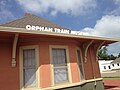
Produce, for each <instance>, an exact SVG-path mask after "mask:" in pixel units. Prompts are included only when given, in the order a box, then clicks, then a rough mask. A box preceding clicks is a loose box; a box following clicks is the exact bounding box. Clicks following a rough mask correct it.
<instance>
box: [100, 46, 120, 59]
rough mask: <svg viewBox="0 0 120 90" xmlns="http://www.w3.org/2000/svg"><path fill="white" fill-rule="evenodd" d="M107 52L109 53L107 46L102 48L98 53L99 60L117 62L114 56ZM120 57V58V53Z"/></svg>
mask: <svg viewBox="0 0 120 90" xmlns="http://www.w3.org/2000/svg"><path fill="white" fill-rule="evenodd" d="M107 51H108V49H107V46H103V47H101V49H100V50H99V52H98V58H99V59H103V60H115V59H116V58H117V57H116V56H114V55H113V54H111V55H108V53H107ZM118 57H120V53H119V55H118Z"/></svg>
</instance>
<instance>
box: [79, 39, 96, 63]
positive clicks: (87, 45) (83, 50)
mask: <svg viewBox="0 0 120 90" xmlns="http://www.w3.org/2000/svg"><path fill="white" fill-rule="evenodd" d="M93 41H94V40H91V41H90V42H87V43H83V44H82V48H81V49H82V53H83V57H84V62H85V63H86V62H87V52H88V48H89V47H90V45H91V44H92V43H93Z"/></svg>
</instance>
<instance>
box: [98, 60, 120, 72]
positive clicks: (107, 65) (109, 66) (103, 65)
mask: <svg viewBox="0 0 120 90" xmlns="http://www.w3.org/2000/svg"><path fill="white" fill-rule="evenodd" d="M112 62H113V60H108V61H107V60H99V68H100V72H101V73H102V72H105V71H110V70H116V69H120V63H119V62H118V63H112Z"/></svg>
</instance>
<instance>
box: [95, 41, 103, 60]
mask: <svg viewBox="0 0 120 90" xmlns="http://www.w3.org/2000/svg"><path fill="white" fill-rule="evenodd" d="M104 43H105V41H102V42H101V43H97V44H95V45H94V51H95V55H96V61H98V52H99V49H100V48H101V47H102V46H103V44H104Z"/></svg>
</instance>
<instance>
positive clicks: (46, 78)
mask: <svg viewBox="0 0 120 90" xmlns="http://www.w3.org/2000/svg"><path fill="white" fill-rule="evenodd" d="M79 44H80V43H79ZM79 44H78V43H71V42H66V41H64V40H62V41H60V42H59V41H57V42H55V41H49V40H47V41H44V40H40V41H32V42H30V41H25V42H19V43H18V47H17V66H16V67H15V68H12V67H11V55H12V54H11V52H12V42H10V43H7V42H6V43H2V42H0V72H2V73H1V74H0V78H1V79H0V88H1V90H8V88H9V90H19V87H20V81H19V77H20V75H19V72H20V71H19V47H21V46H28V45H29V46H30V45H38V46H39V58H40V59H39V62H40V64H39V67H40V71H39V72H40V87H41V88H47V87H50V86H52V82H51V80H52V78H51V77H52V76H51V73H52V72H51V65H50V50H49V45H62V46H68V50H69V60H70V70H71V77H72V78H71V79H72V83H77V82H80V73H79V68H78V63H77V57H76V48H77V47H79V46H80V45H79ZM94 54H95V53H94V50H93V48H92V47H90V48H89V50H88V53H87V57H88V60H87V62H86V63H84V58H82V60H83V66H84V73H85V79H87V80H89V79H93V78H94V77H95V78H100V73H99V68H98V63H97V62H96V59H95V56H94ZM93 64H94V67H93ZM93 73H94V74H93ZM6 85H7V87H6Z"/></svg>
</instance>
